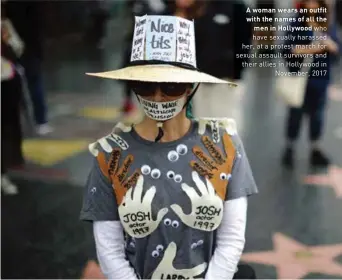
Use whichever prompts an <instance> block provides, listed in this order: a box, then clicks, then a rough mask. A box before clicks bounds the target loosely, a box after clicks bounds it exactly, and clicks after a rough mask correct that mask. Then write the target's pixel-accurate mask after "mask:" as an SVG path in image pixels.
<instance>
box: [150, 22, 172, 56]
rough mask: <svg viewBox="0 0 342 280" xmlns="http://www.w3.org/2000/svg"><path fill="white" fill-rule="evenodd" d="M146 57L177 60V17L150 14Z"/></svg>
mask: <svg viewBox="0 0 342 280" xmlns="http://www.w3.org/2000/svg"><path fill="white" fill-rule="evenodd" d="M146 59H147V60H154V59H155V60H163V61H175V59H176V18H175V17H172V16H149V17H148V20H147V27H146Z"/></svg>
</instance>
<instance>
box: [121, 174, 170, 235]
mask: <svg viewBox="0 0 342 280" xmlns="http://www.w3.org/2000/svg"><path fill="white" fill-rule="evenodd" d="M143 185H144V177H143V176H142V175H140V177H139V179H138V182H137V185H136V186H135V187H131V188H130V189H129V190H128V191H127V192H126V194H125V196H124V199H123V201H122V203H121V205H120V206H119V216H120V220H121V223H122V225H123V227H124V229H125V231H126V232H127V233H128V234H129V235H130V236H132V237H135V238H142V237H145V236H147V235H149V234H151V233H152V232H153V231H154V230H155V229H156V228H157V227H158V225H159V223H160V221H161V220H162V219H163V217H164V216H165V214H166V213H167V212H168V209H167V208H163V209H161V210H159V212H158V214H157V219H156V220H153V218H152V207H151V204H152V200H153V198H154V196H155V194H156V187H154V186H152V187H151V188H149V189H148V190H147V191H146V193H145V195H144V197H142V192H143ZM133 189H134V192H133ZM132 192H133V198H132Z"/></svg>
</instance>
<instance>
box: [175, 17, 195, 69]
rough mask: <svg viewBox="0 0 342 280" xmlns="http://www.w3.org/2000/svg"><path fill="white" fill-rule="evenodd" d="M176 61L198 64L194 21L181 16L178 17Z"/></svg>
mask: <svg viewBox="0 0 342 280" xmlns="http://www.w3.org/2000/svg"><path fill="white" fill-rule="evenodd" d="M176 61H178V62H183V63H188V64H191V65H193V66H196V53H195V30H194V23H193V22H192V21H189V20H186V19H181V18H177V58H176Z"/></svg>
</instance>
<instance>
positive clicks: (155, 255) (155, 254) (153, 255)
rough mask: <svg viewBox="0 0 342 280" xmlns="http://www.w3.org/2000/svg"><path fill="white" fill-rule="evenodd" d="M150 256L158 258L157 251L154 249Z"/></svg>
mask: <svg viewBox="0 0 342 280" xmlns="http://www.w3.org/2000/svg"><path fill="white" fill-rule="evenodd" d="M152 257H154V258H158V257H159V252H158V251H156V250H154V251H153V252H152Z"/></svg>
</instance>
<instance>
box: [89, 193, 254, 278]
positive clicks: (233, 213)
mask: <svg viewBox="0 0 342 280" xmlns="http://www.w3.org/2000/svg"><path fill="white" fill-rule="evenodd" d="M246 220H247V197H240V198H237V199H233V200H229V201H226V202H225V203H224V214H223V219H222V222H221V225H220V226H219V228H218V229H217V241H216V248H215V251H214V255H213V256H212V258H211V261H210V263H209V267H208V270H207V273H206V275H205V279H225V280H227V279H232V278H233V276H234V274H235V272H236V268H237V264H238V262H239V260H240V257H241V254H242V251H243V248H244V245H245V229H246ZM93 229H94V237H95V243H96V251H97V256H98V260H99V263H100V266H101V269H102V272H103V273H104V275H105V276H106V277H107V278H108V279H138V277H137V275H136V274H135V272H134V269H133V268H132V267H131V266H130V264H129V262H128V261H127V260H126V258H125V248H124V236H123V228H122V226H121V223H120V222H119V221H95V222H94V224H93Z"/></svg>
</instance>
